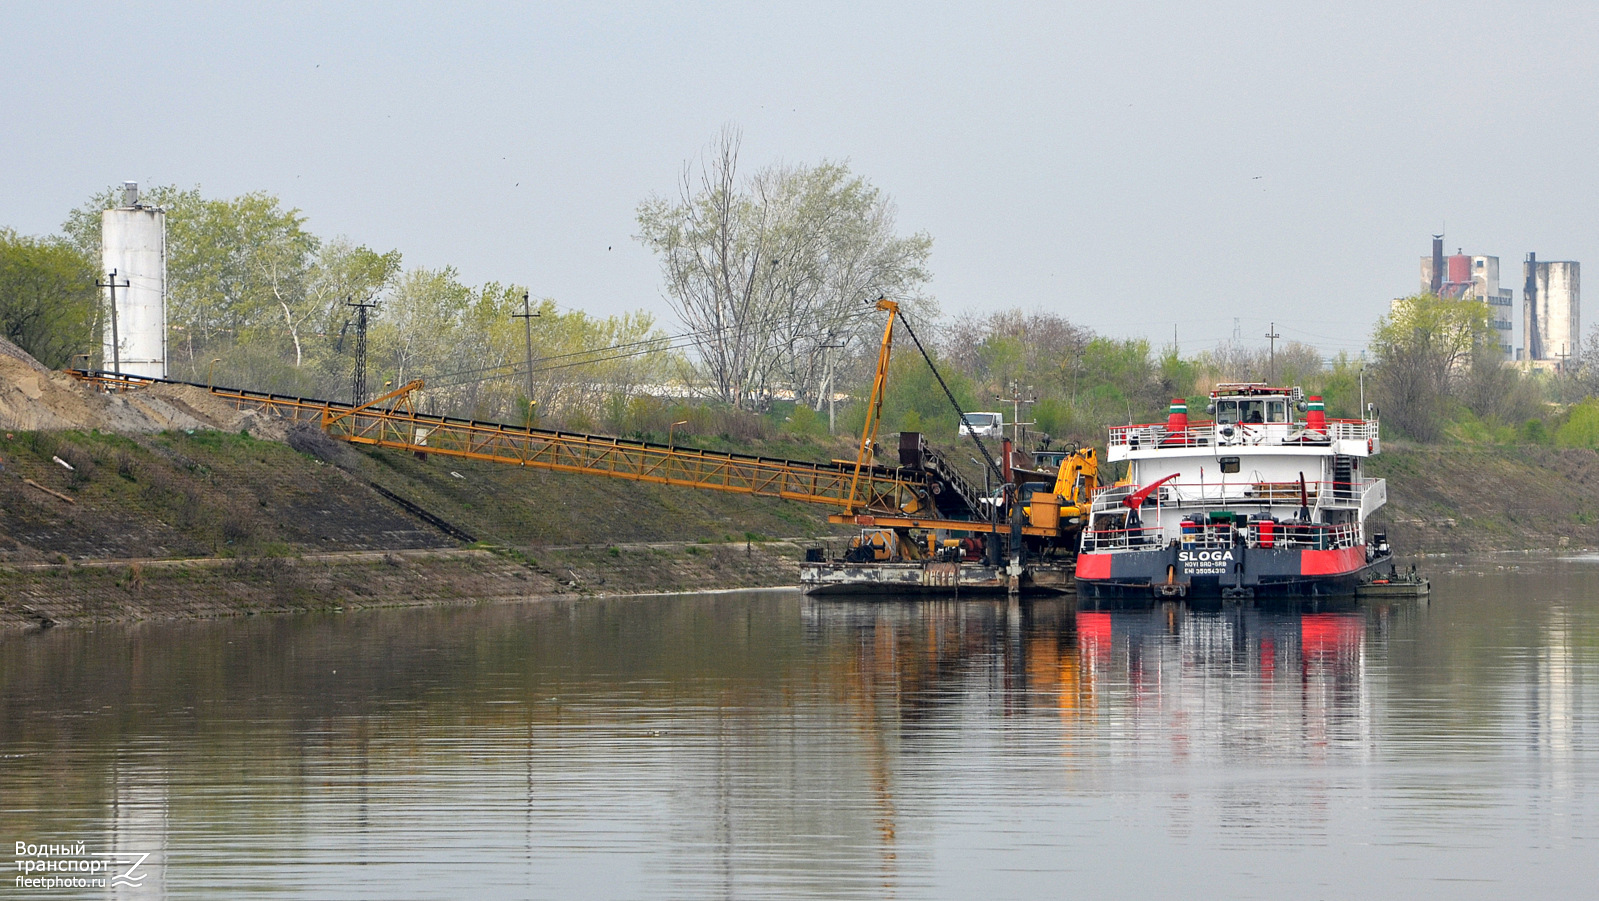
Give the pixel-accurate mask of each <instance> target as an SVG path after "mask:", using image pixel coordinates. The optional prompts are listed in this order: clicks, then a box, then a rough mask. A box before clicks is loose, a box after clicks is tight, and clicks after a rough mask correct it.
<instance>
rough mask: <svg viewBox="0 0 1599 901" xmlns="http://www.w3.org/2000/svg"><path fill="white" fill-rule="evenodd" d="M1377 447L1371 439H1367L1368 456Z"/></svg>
mask: <svg viewBox="0 0 1599 901" xmlns="http://www.w3.org/2000/svg"><path fill="white" fill-rule="evenodd" d="M1375 446H1376V445H1374V444H1372V443H1371V439H1370V438H1367V439H1366V453H1368V454H1369V453H1371V451H1372V448H1373V447H1375Z"/></svg>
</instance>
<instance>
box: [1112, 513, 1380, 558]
mask: <svg viewBox="0 0 1599 901" xmlns="http://www.w3.org/2000/svg"><path fill="white" fill-rule="evenodd" d="M1165 534H1166V533H1165V531H1164V530H1163V529H1161V528H1160V527H1159V526H1153V525H1144V526H1133V527H1126V526H1123V527H1120V528H1109V529H1085V530H1083V548H1082V549H1083V551H1084V552H1086V553H1094V552H1105V551H1120V550H1138V549H1144V548H1152V547H1159V546H1161V545H1162V544H1164V543H1165ZM1362 540H1363V539H1362V536H1361V530H1360V526H1359V524H1357V523H1302V522H1293V521H1286V522H1264V521H1259V520H1255V521H1251V522H1249V523H1248V524H1243V525H1240V524H1236V523H1233V522H1215V523H1211V522H1191V523H1190V522H1184V523H1183V524H1182V526H1181V532H1180V537H1179V538H1177V542H1178V543H1179V544H1180V545H1181V546H1182V547H1183V548H1184V549H1198V550H1209V549H1221V548H1229V547H1236V546H1238V545H1240V544H1242V545H1245V546H1247V547H1252V548H1279V549H1283V550H1312V551H1326V550H1334V549H1337V548H1345V547H1354V546H1356V545H1358V544H1360V543H1361V541H1362Z"/></svg>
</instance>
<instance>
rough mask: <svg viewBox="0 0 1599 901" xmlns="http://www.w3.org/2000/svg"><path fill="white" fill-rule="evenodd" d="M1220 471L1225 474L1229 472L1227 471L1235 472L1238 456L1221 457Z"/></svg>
mask: <svg viewBox="0 0 1599 901" xmlns="http://www.w3.org/2000/svg"><path fill="white" fill-rule="evenodd" d="M1221 471H1222V473H1223V474H1226V473H1229V472H1237V471H1238V458H1237V457H1222V458H1221Z"/></svg>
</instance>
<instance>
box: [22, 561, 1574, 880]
mask: <svg viewBox="0 0 1599 901" xmlns="http://www.w3.org/2000/svg"><path fill="white" fill-rule="evenodd" d="M1489 570H1490V571H1486V572H1453V573H1435V576H1436V578H1435V580H1434V586H1435V592H1434V595H1433V598H1432V600H1431V601H1430V602H1429V603H1425V604H1419V605H1418V604H1417V603H1415V602H1383V603H1375V602H1365V603H1362V604H1361V605H1359V606H1352V607H1350V608H1349V609H1345V610H1322V611H1317V612H1309V613H1306V612H1301V611H1271V610H1256V609H1249V608H1245V609H1239V608H1236V607H1230V608H1224V609H1221V610H1211V611H1203V610H1190V609H1187V608H1185V607H1182V606H1160V607H1156V608H1153V609H1146V610H1136V611H1113V612H1086V611H1084V612H1080V611H1078V610H1077V609H1076V608H1075V606H1074V604H1073V603H1072V602H1071V601H1070V600H1067V601H1064V602H1047V603H1038V602H1035V603H1030V604H1022V605H1019V606H1011V605H1007V604H1006V603H1005V602H1003V601H999V602H988V601H965V600H963V601H960V602H950V601H935V602H896V603H854V602H838V601H819V600H807V599H804V598H802V597H800V596H798V595H797V594H788V593H751V594H740V595H715V596H698V597H676V598H667V599H626V600H604V601H581V602H573V603H569V602H551V603H536V604H527V605H511V606H493V607H474V608H454V609H434V610H411V611H374V612H364V613H351V614H344V615H330V616H300V617H258V618H248V619H237V620H227V621H218V622H203V623H182V624H146V625H134V626H126V627H115V628H99V629H94V630H87V629H56V630H51V631H48V632H43V633H30V634H16V635H8V636H5V637H3V638H0V842H3V845H0V851H3V852H4V854H5V855H7V856H6V857H3V858H0V866H4V867H5V868H6V873H5V875H4V877H3V878H0V898H11V897H17V898H24V897H38V898H74V897H106V896H107V895H114V896H117V897H173V898H222V897H262V898H278V897H282V898H465V897H470V898H474V899H488V898H650V899H658V898H705V897H726V898H850V897H860V898H879V897H898V898H976V897H983V898H1038V897H1064V896H1077V895H1086V894H1089V893H1094V894H1097V895H1099V896H1101V897H1141V896H1154V894H1155V893H1167V894H1168V895H1169V896H1170V897H1183V898H1194V897H1199V898H1284V897H1303V898H1357V897H1358V898H1373V897H1376V898H1412V897H1447V898H1511V897H1529V896H1530V897H1550V898H1556V897H1561V898H1563V897H1592V895H1591V894H1589V892H1591V891H1593V883H1594V880H1595V876H1596V875H1599V864H1596V863H1595V857H1596V852H1599V842H1596V838H1599V742H1596V735H1595V729H1596V726H1595V716H1596V715H1599V561H1593V560H1587V561H1584V560H1566V561H1554V560H1546V561H1536V560H1534V561H1532V562H1527V561H1524V560H1520V559H1519V558H1518V559H1516V560H1514V561H1513V562H1511V563H1507V564H1506V565H1505V566H1504V567H1497V566H1490V567H1489ZM19 841H21V842H24V843H32V844H40V843H52V844H54V843H74V842H80V841H81V842H83V843H84V849H85V852H84V853H86V854H94V853H103V854H132V855H137V854H140V853H148V854H149V855H151V856H150V857H149V858H148V859H146V860H145V862H144V863H143V864H142V865H141V868H140V869H139V870H138V871H137V873H135V875H136V876H138V877H140V878H139V880H138V885H136V886H121V887H118V888H115V889H73V888H60V887H57V888H53V889H29V888H21V887H17V886H15V885H14V884H13V878H14V876H15V875H16V872H15V870H14V863H13V857H14V855H13V854H12V852H13V850H14V847H15V843H16V842H19ZM24 856H26V855H24ZM111 859H115V860H122V859H123V858H111ZM127 859H129V860H131V859H133V858H127Z"/></svg>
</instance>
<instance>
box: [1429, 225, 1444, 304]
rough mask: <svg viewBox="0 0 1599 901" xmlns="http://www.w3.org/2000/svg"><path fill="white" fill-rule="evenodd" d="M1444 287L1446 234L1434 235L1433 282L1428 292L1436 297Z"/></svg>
mask: <svg viewBox="0 0 1599 901" xmlns="http://www.w3.org/2000/svg"><path fill="white" fill-rule="evenodd" d="M1443 289H1444V236H1443V235H1433V236H1432V282H1431V283H1430V284H1429V285H1428V287H1427V293H1428V294H1431V295H1432V296H1434V297H1437V296H1438V292H1440V291H1442V290H1443Z"/></svg>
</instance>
